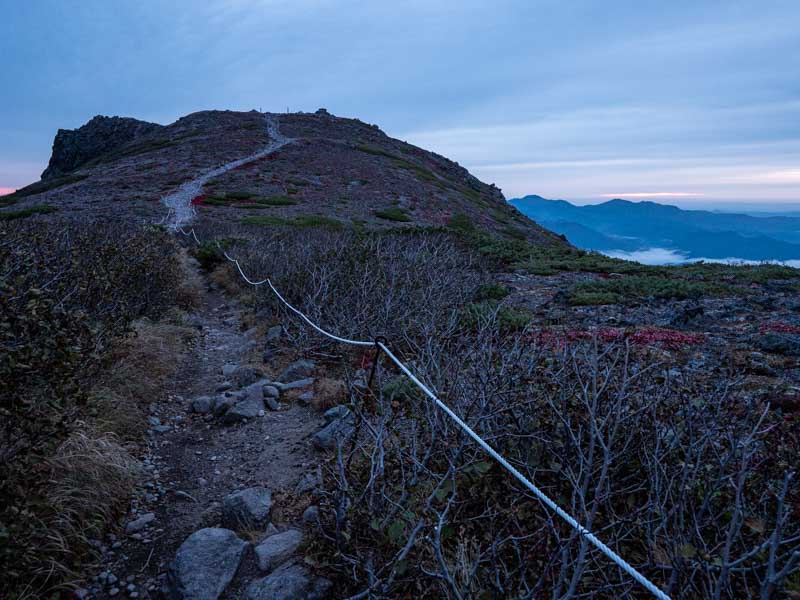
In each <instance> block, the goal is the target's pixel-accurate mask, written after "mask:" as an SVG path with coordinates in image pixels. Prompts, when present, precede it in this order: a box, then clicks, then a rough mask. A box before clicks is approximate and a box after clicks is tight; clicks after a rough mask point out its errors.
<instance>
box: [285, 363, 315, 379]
mask: <svg viewBox="0 0 800 600" xmlns="http://www.w3.org/2000/svg"><path fill="white" fill-rule="evenodd" d="M314 367H316V364H315V363H314V361H313V360H308V359H305V358H303V359H300V360H296V361H294V362H293V363H292V364H290V365H289V366H288V367H286V368H285V369H284V370H283V372H282V373H281V374H280V377H278V381H295V380H297V379H302V378H304V377H309V376H310V375H311V374H313V373H314Z"/></svg>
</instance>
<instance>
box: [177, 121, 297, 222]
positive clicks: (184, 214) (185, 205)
mask: <svg viewBox="0 0 800 600" xmlns="http://www.w3.org/2000/svg"><path fill="white" fill-rule="evenodd" d="M264 119H265V121H266V127H267V134H268V135H269V138H270V142H269V144H267V145H266V147H264V148H263V149H262V150H259V151H258V152H256V153H254V154H251V155H250V156H245V157H244V158H240V159H238V160H234V161H232V162H229V163H227V164H224V165H222V166H220V167H217V168H216V169H212V170H211V171H208V172H206V173H204V174H202V175H200V176H199V177H196V178H195V179H192V180H191V181H187V182H186V183H184V184H183V185H181V186H180V187H179V188H178V189H177V191H175V192H173V193H171V194H168V195H166V196H164V197H163V198H162V199H161V201H162V202H163V203H164V205H165V206H166V207H167V208H168V209H169V219H168V220H167V223H168V225H169V227H170V228H171V229H177V228H178V227H183V226H184V225H187V224H188V223H189V222H191V220H192V219H193V218H194V215H195V212H194V208H193V207H192V200H194V199H195V198H197V196H199V195H201V194H202V193H203V186H204V185H205V184H206V183H208V182H209V181H211V180H212V179H214V178H215V177H219V176H220V175H222V174H223V173H227V172H228V171H230V170H231V169H235V168H236V167H240V166H242V165H245V164H247V163H249V162H252V161H254V160H258V159H260V158H263V157H265V156H266V155H267V154H270V153H271V152H275V151H276V150H278V149H279V148H282V147H283V146H285V145H286V144H290V143H291V142H293V141H294V140H293V138H288V137H286V136H284V135H282V134H281V132H280V128H279V127H278V115H274V114H266V115H264Z"/></svg>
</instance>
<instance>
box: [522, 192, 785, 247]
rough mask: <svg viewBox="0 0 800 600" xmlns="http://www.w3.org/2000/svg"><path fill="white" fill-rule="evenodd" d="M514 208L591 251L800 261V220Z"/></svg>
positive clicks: (607, 208)
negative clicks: (658, 250) (655, 251)
mask: <svg viewBox="0 0 800 600" xmlns="http://www.w3.org/2000/svg"><path fill="white" fill-rule="evenodd" d="M509 202H510V203H511V204H512V205H513V206H515V207H516V208H518V209H519V210H520V211H521V212H523V213H524V214H525V215H527V216H528V217H530V218H532V219H534V220H535V221H537V222H538V223H539V224H541V225H543V226H544V227H547V228H548V229H551V230H552V231H555V232H556V233H560V234H563V235H565V236H566V237H567V239H568V240H569V241H570V242H572V243H573V244H574V245H576V246H578V247H580V248H585V249H588V250H597V251H600V252H611V251H619V252H639V251H644V250H648V249H652V248H662V249H668V250H672V251H674V252H676V253H679V254H681V255H683V256H685V257H686V258H687V259H692V258H709V259H725V258H738V259H742V260H756V261H759V260H797V259H800V217H790V216H770V217H755V216H750V215H746V214H736V213H718V212H710V211H705V210H683V209H680V208H678V207H677V206H670V205H665V204H658V203H656V202H629V201H627V200H609V201H608V202H603V203H602V204H595V205H588V206H576V205H574V204H571V203H569V202H567V201H566V200H548V199H546V198H542V197H541V196H536V195H532V196H525V197H524V198H513V199H511V200H509Z"/></svg>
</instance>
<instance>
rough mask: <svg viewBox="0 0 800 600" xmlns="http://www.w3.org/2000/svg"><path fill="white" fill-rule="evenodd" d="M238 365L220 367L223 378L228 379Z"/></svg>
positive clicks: (229, 364)
mask: <svg viewBox="0 0 800 600" xmlns="http://www.w3.org/2000/svg"><path fill="white" fill-rule="evenodd" d="M238 367H239V365H234V364H231V363H228V364H227V365H222V376H223V377H230V376H231V375H233V373H234V372H235V371H236V369H237V368H238Z"/></svg>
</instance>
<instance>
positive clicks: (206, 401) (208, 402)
mask: <svg viewBox="0 0 800 600" xmlns="http://www.w3.org/2000/svg"><path fill="white" fill-rule="evenodd" d="M213 408H214V399H213V398H212V397H210V396H200V397H198V398H195V399H194V400H192V412H195V413H197V414H200V415H204V414H206V413H210V412H211V411H212V409H213Z"/></svg>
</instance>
